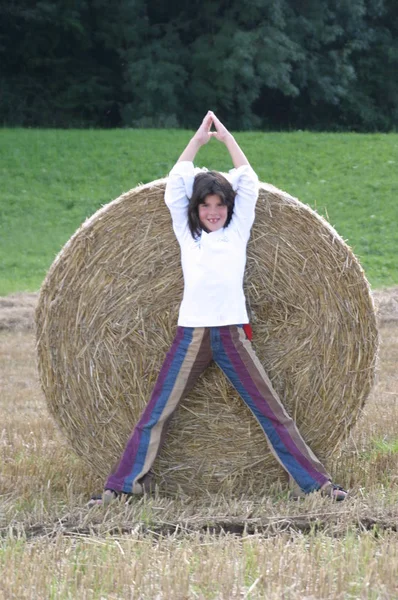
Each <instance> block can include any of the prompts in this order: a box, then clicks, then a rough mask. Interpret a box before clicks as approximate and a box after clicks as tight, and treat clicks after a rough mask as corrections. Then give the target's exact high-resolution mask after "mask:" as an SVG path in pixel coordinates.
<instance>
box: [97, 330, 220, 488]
mask: <svg viewBox="0 0 398 600" xmlns="http://www.w3.org/2000/svg"><path fill="white" fill-rule="evenodd" d="M211 358H212V356H211V350H210V343H209V330H208V329H206V328H204V327H198V328H193V327H178V328H177V334H176V337H175V338H174V341H173V343H172V346H171V348H170V350H169V351H168V353H167V355H166V358H165V360H164V362H163V365H162V367H161V370H160V373H159V376H158V378H157V381H156V384H155V387H154V389H153V392H152V395H151V398H150V400H149V403H148V404H147V406H146V408H145V410H144V412H143V413H142V415H141V417H140V420H139V421H138V423H137V425H136V427H135V428H134V430H133V432H132V434H131V437H130V439H129V441H128V442H127V445H126V448H125V450H124V453H123V455H122V457H121V459H120V461H119V463H118V465H117V467H116V469H115V470H114V471H113V472H112V474H111V475H110V477H109V478H108V481H107V482H106V485H105V489H111V490H115V491H116V492H124V493H127V494H130V493H133V494H141V493H142V492H143V491H144V489H143V485H141V483H140V481H141V482H142V480H143V479H144V478H145V475H147V474H148V472H149V471H150V469H151V467H152V465H153V463H154V461H155V458H156V456H157V455H158V453H159V450H160V447H161V444H162V441H163V438H164V435H163V434H164V432H165V429H166V428H167V424H168V422H169V421H170V418H171V416H172V414H173V412H174V411H175V409H176V408H177V406H178V404H179V402H180V400H181V399H182V398H183V396H185V395H186V394H187V393H188V392H189V390H190V389H191V388H192V387H193V386H194V384H195V382H196V380H197V379H198V377H199V375H200V374H201V373H202V372H203V371H204V370H205V368H206V367H207V366H208V365H209V363H210V362H211Z"/></svg>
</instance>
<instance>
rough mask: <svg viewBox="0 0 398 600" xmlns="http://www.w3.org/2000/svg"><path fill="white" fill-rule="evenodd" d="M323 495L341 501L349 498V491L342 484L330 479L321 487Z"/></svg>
mask: <svg viewBox="0 0 398 600" xmlns="http://www.w3.org/2000/svg"><path fill="white" fill-rule="evenodd" d="M320 492H321V495H322V496H326V497H327V498H331V500H333V501H334V502H341V501H342V500H345V499H346V498H347V495H348V492H346V491H345V490H344V489H343V488H342V487H341V486H340V485H336V484H335V483H332V482H331V481H328V482H327V483H325V485H323V486H322V487H321V489H320Z"/></svg>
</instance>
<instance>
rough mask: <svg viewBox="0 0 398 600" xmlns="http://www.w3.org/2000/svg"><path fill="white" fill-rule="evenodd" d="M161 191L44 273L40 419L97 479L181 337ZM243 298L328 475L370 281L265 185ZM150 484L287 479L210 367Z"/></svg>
mask: <svg viewBox="0 0 398 600" xmlns="http://www.w3.org/2000/svg"><path fill="white" fill-rule="evenodd" d="M165 181H166V180H158V181H154V182H152V183H150V184H148V185H145V186H140V187H138V188H135V189H133V190H131V191H129V192H128V193H126V194H124V195H122V196H121V197H120V198H118V199H116V200H115V201H113V202H111V203H110V204H108V205H107V206H105V207H104V208H102V209H101V210H99V211H98V212H97V213H96V214H95V215H93V217H91V218H90V219H88V220H87V221H86V222H85V223H84V224H83V225H82V227H81V228H80V229H79V230H78V231H77V232H76V233H75V235H74V236H73V237H72V238H71V239H70V240H69V242H68V243H67V244H66V245H65V247H64V248H63V249H62V251H61V252H60V254H59V255H58V256H57V258H56V260H55V261H54V263H53V265H52V267H51V269H50V271H49V273H48V275H47V277H46V279H45V281H44V283H43V286H42V289H41V292H40V297H39V301H38V306H37V310H36V328H37V350H38V364H39V373H40V379H41V384H42V387H43V390H44V393H45V396H46V399H47V403H48V406H49V409H50V411H51V413H52V414H53V416H54V418H55V420H56V421H57V423H58V424H59V425H60V427H61V429H62V431H63V432H64V433H65V434H66V436H67V438H68V439H69V441H70V443H71V445H72V447H73V448H74V450H75V451H76V452H77V453H78V454H79V455H81V456H82V457H83V458H84V459H85V460H86V461H87V462H88V463H89V464H90V465H91V466H92V468H93V469H94V470H95V471H96V472H97V473H98V474H99V475H101V476H102V477H103V478H104V479H105V477H106V476H107V475H108V472H109V471H110V469H111V467H112V465H113V464H114V463H115V461H116V460H117V459H118V458H119V456H120V454H121V452H122V450H123V448H124V444H125V442H126V441H127V439H128V437H129V435H130V433H131V430H132V428H133V426H134V423H135V422H136V421H137V420H138V417H139V415H140V413H141V411H142V409H143V408H144V406H145V405H146V403H147V401H148V399H149V395H150V392H151V390H152V387H153V385H154V382H155V379H156V376H157V374H158V371H159V368H160V365H161V363H162V361H163V358H164V356H165V353H166V351H167V350H168V348H169V346H170V344H171V341H172V339H173V336H174V333H175V328H176V324H177V316H178V308H179V304H180V301H181V298H182V290H183V279H182V273H181V267H180V261H179V247H178V243H177V241H176V240H175V238H174V234H173V231H172V226H171V218H170V215H169V212H168V210H167V207H166V206H165V204H164V201H163V196H164V188H165ZM245 293H246V297H247V301H248V307H249V313H250V316H251V321H252V325H253V331H254V340H253V343H254V347H255V349H256V352H257V354H258V356H259V359H260V361H261V362H262V364H263V365H264V367H265V369H266V370H267V372H268V374H269V376H270V378H271V380H272V382H273V385H274V387H275V388H276V390H277V391H278V393H279V394H280V396H281V398H282V400H283V402H284V404H285V406H286V408H287V410H288V411H289V412H290V414H291V415H292V416H293V417H294V418H295V419H296V421H297V423H298V426H299V428H300V431H301V433H302V435H303V437H304V439H305V440H306V441H307V443H308V444H309V445H310V447H311V448H312V450H314V452H315V453H316V454H317V455H318V457H319V458H320V459H321V460H322V461H325V462H326V464H327V462H328V458H330V457H331V455H332V454H333V452H334V451H335V449H336V447H337V446H338V444H339V443H340V442H341V441H342V440H343V439H344V438H345V437H346V436H347V434H348V432H349V431H350V429H351V427H352V426H353V424H354V423H355V422H356V420H357V418H358V416H359V415H360V412H361V409H362V408H363V406H364V403H365V400H366V398H367V396H368V394H369V391H370V389H371V386H372V382H373V377H374V370H375V360H376V354H377V343H378V335H377V327H376V320H375V314H374V308H373V304H372V300H371V296H370V291H369V286H368V283H367V281H366V279H365V276H364V273H363V271H362V269H361V267H360V265H359V263H358V261H357V260H356V258H355V257H354V256H353V254H352V252H351V250H350V248H349V247H348V246H347V245H346V244H345V243H344V241H343V240H342V239H341V238H340V237H339V236H338V234H337V233H336V232H335V231H334V229H333V228H332V227H331V226H330V225H329V224H328V223H327V222H326V221H325V220H324V219H322V218H321V217H320V216H319V215H317V214H316V213H315V212H314V211H312V210H311V209H310V208H308V207H307V206H305V205H303V204H302V203H300V202H299V201H298V200H296V199H294V198H292V197H291V196H289V195H288V194H286V193H284V192H281V191H280V190H278V189H276V188H274V187H273V186H270V185H268V184H261V185H260V195H259V200H258V205H257V210H256V221H255V225H254V227H253V231H252V236H251V240H250V242H249V246H248V259H247V270H246V285H245ZM155 475H156V477H157V482H158V483H159V485H160V486H161V487H162V488H167V490H168V491H170V492H174V491H176V490H178V489H179V490H181V491H183V492H185V493H187V494H190V495H193V494H200V493H204V492H206V491H210V492H212V491H218V492H220V491H221V492H222V491H224V492H225V493H234V494H235V493H236V494H241V493H242V492H250V491H264V489H265V486H266V485H268V484H269V483H270V482H279V481H282V482H284V481H286V475H285V473H284V471H283V470H282V469H281V467H280V466H279V465H278V464H277V463H276V461H275V459H274V458H273V456H272V454H271V452H270V451H269V450H268V446H267V443H266V441H265V438H264V435H263V432H262V430H261V429H260V427H259V425H258V424H257V422H256V421H255V419H254V417H253V416H252V415H251V413H250V412H249V410H248V409H247V408H246V407H245V406H244V404H243V402H242V401H241V400H240V398H239V397H238V396H237V394H236V393H235V392H234V391H233V389H232V387H231V386H230V384H229V383H228V382H227V381H226V380H225V379H224V376H223V375H222V374H221V373H220V372H219V371H218V369H217V368H216V367H214V366H213V367H210V368H209V369H208V370H207V371H206V373H205V374H204V375H203V376H202V377H201V379H200V380H199V383H198V384H197V385H196V387H195V388H194V390H193V391H192V393H191V394H190V395H189V396H188V397H187V398H186V399H185V400H184V402H183V403H182V404H181V406H180V408H179V409H178V411H177V413H176V415H175V417H174V419H173V422H172V426H171V428H170V430H169V435H168V437H167V441H166V444H165V446H164V447H163V449H162V451H161V454H160V456H159V458H158V459H157V461H156V463H155Z"/></svg>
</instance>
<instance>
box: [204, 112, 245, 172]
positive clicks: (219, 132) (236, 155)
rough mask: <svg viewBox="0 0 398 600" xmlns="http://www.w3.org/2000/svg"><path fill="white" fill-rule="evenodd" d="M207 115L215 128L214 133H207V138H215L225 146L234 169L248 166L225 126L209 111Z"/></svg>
mask: <svg viewBox="0 0 398 600" xmlns="http://www.w3.org/2000/svg"><path fill="white" fill-rule="evenodd" d="M207 115H210V116H211V122H213V123H214V127H215V128H216V131H210V132H209V136H211V137H215V138H216V139H217V140H218V141H219V142H222V143H223V144H225V145H226V147H227V150H228V152H229V153H230V155H231V159H232V164H233V165H234V167H235V168H236V169H237V168H238V167H242V166H243V165H249V164H250V163H249V161H248V160H247V158H246V156H245V155H244V153H243V150H242V149H241V148H240V146H239V144H238V142H237V141H236V140H235V138H234V136H233V135H232V133H230V132H229V131H228V129H227V128H226V127H225V125H223V124H222V123H221V121H220V120H219V119H218V118H217V117H216V115H215V114H214V113H213V112H212V111H209V112H208V113H207ZM207 115H206V116H207ZM211 122H210V124H211Z"/></svg>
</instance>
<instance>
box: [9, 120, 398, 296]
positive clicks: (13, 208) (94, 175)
mask: <svg viewBox="0 0 398 600" xmlns="http://www.w3.org/2000/svg"><path fill="white" fill-rule="evenodd" d="M189 136H190V133H189V132H186V131H177V130H171V131H170V130H163V131H160V130H114V131H97V130H91V131H90V130H89V131H73V130H71V131H59V130H55V131H53V130H47V131H42V130H24V129H15V130H9V129H2V130H0V190H1V192H0V295H5V294H9V293H11V292H19V291H36V290H38V289H39V287H40V284H41V282H42V280H43V278H44V276H45V273H46V271H47V269H48V267H49V266H50V264H51V263H52V261H53V259H54V257H55V255H56V254H57V252H58V251H59V249H60V248H61V247H62V245H63V244H64V243H65V242H66V241H67V240H68V239H69V237H70V236H71V235H72V233H73V232H74V231H75V230H76V229H77V228H78V226H79V225H80V224H81V222H82V221H84V219H85V218H86V217H87V216H90V215H91V214H92V213H93V212H95V210H96V209H98V208H99V207H100V206H102V205H103V204H106V203H108V202H110V201H111V200H113V199H114V198H116V197H117V196H119V195H120V194H121V193H123V192H125V191H127V190H129V189H131V188H132V187H134V186H136V185H137V184H138V183H147V182H149V181H152V180H154V179H157V178H160V177H164V176H165V175H166V174H167V173H168V171H169V170H170V169H171V167H172V166H173V164H174V162H175V161H176V160H177V158H178V156H179V154H180V152H181V150H182V148H183V147H184V145H185V144H186V142H187V141H188V139H189ZM237 138H238V141H239V142H240V143H241V145H242V147H243V148H244V150H245V152H246V153H247V156H248V158H249V159H250V161H251V162H252V164H253V166H254V168H255V170H256V171H257V172H258V175H259V177H260V179H261V180H262V181H266V182H268V183H272V184H273V185H275V186H276V187H279V188H281V189H283V190H285V191H287V192H289V193H290V194H291V195H293V196H296V197H298V198H299V199H300V200H301V201H302V202H305V203H307V204H310V205H311V206H312V207H314V208H316V209H317V210H318V212H320V213H321V214H323V215H324V216H326V217H327V218H328V220H329V221H330V223H331V224H332V225H334V226H335V227H336V229H337V231H338V232H339V233H340V235H341V236H342V237H343V238H344V239H346V240H348V243H349V244H350V246H351V247H352V248H353V250H354V252H355V254H356V255H357V256H358V257H359V259H360V261H361V263H362V265H363V267H364V268H365V271H366V273H367V276H368V279H369V281H370V282H371V284H372V285H373V286H374V287H382V286H384V287H386V286H391V285H394V284H395V283H398V269H397V268H396V256H395V253H396V248H397V246H398V228H397V227H396V222H397V202H396V198H397V195H398V134H369V135H364V134H328V133H319V134H318V133H316V134H315V133H308V132H294V133H260V132H250V133H241V134H238V135H237ZM196 162H197V164H198V165H200V166H201V165H206V166H209V167H211V168H215V169H218V170H228V169H229V168H230V167H231V164H230V159H229V156H228V153H227V152H226V150H225V148H224V147H223V146H221V145H220V144H219V143H218V142H216V141H215V140H213V141H212V142H211V143H209V144H208V145H206V146H205V147H204V148H203V149H201V151H200V153H199V155H198V158H197V161H196Z"/></svg>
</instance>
